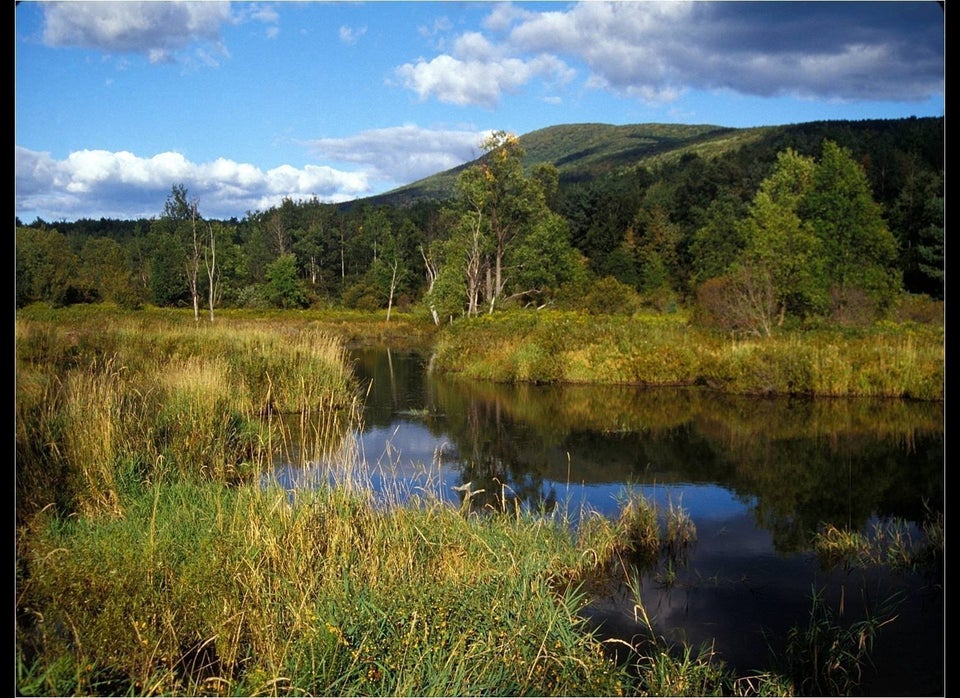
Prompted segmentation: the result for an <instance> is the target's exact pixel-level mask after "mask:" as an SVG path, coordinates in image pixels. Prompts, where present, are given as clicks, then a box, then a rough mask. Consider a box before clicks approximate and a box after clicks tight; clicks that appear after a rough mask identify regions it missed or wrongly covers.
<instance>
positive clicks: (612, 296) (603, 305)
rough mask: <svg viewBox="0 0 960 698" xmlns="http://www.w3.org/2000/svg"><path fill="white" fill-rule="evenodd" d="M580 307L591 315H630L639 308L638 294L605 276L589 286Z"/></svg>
mask: <svg viewBox="0 0 960 698" xmlns="http://www.w3.org/2000/svg"><path fill="white" fill-rule="evenodd" d="M581 307H582V308H583V310H584V311H585V312H588V313H590V314H591V315H632V314H633V313H635V312H636V311H637V310H638V309H639V308H640V294H638V293H637V292H636V290H635V289H634V288H633V287H632V286H629V285H627V284H625V283H623V282H621V281H617V280H616V279H615V278H613V277H612V276H605V277H603V278H602V279H597V280H596V281H594V282H593V284H591V285H590V287H589V289H588V290H587V293H586V295H585V296H584V297H583V301H582V303H581Z"/></svg>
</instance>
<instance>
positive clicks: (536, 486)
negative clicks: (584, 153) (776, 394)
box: [278, 349, 944, 695]
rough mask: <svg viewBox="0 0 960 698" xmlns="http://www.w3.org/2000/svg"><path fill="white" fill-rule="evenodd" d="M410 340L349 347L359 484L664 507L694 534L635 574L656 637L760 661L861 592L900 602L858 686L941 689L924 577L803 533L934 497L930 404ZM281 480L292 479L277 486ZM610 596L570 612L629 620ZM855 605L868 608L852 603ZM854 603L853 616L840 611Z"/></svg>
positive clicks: (935, 610)
mask: <svg viewBox="0 0 960 698" xmlns="http://www.w3.org/2000/svg"><path fill="white" fill-rule="evenodd" d="M427 368H428V367H427V358H426V357H425V356H424V355H421V354H417V353H416V352H396V351H387V350H370V349H365V350H358V351H357V352H356V353H355V369H356V373H357V375H358V377H359V378H360V379H361V381H362V383H363V384H364V385H365V386H368V387H369V392H368V394H367V396H366V400H365V408H364V416H363V422H364V424H363V428H362V430H361V431H360V432H359V433H357V434H356V435H355V439H354V440H352V441H350V442H349V444H348V446H347V447H348V448H351V449H354V452H353V454H352V455H353V456H359V458H353V459H352V460H351V459H350V458H343V459H341V460H340V462H358V461H359V462H362V463H365V464H366V466H367V476H368V477H369V479H370V481H371V482H373V483H374V485H375V486H376V487H378V488H381V489H382V490H383V491H384V492H390V493H391V494H392V495H393V496H398V497H400V498H402V497H403V496H405V495H404V493H406V494H407V495H409V494H411V493H416V492H428V493H430V494H432V495H435V496H440V497H443V498H445V499H448V500H450V501H452V502H457V501H459V499H460V498H462V497H463V496H464V495H463V493H462V492H458V491H457V490H456V489H455V488H456V487H459V486H461V485H464V484H467V483H469V487H470V490H471V491H473V492H477V491H480V493H479V494H476V495H474V497H473V498H472V500H471V504H472V505H474V506H477V507H490V508H493V509H503V508H512V507H513V506H523V507H525V508H528V509H536V510H544V511H551V510H555V509H556V508H557V507H562V508H563V509H562V511H564V512H566V513H567V515H568V516H569V517H570V519H571V522H572V523H573V525H576V523H577V516H578V514H579V512H581V511H587V510H589V511H597V512H601V513H604V514H607V515H615V514H616V513H617V512H618V510H619V506H620V501H621V497H622V495H623V493H624V490H625V488H627V487H629V488H634V489H639V490H640V491H641V492H642V493H643V495H644V496H645V497H646V498H647V499H650V500H652V501H654V502H655V503H656V504H657V505H658V508H659V510H660V511H665V510H666V508H667V507H668V506H669V505H671V504H677V505H680V506H682V508H683V509H684V510H685V511H686V512H687V513H688V515H689V516H690V518H691V519H692V520H693V521H694V523H695V525H696V528H697V543H696V544H695V546H694V548H693V549H692V550H691V551H690V555H689V556H688V560H687V564H686V566H685V567H684V568H683V569H679V570H675V572H676V576H675V578H674V579H673V580H672V582H671V583H670V584H669V585H664V584H663V582H662V579H658V578H657V577H656V575H654V574H650V575H646V576H644V578H643V583H642V590H641V593H642V597H643V599H642V600H643V603H644V605H645V607H646V608H647V610H648V612H649V613H650V615H651V616H652V617H653V618H654V619H655V624H656V629H657V631H658V632H659V633H661V634H663V635H665V636H667V637H669V638H670V639H675V640H683V641H685V642H688V643H690V644H691V645H693V646H695V647H696V646H700V645H701V644H709V645H711V646H712V647H713V649H714V651H715V652H716V653H717V655H718V656H719V657H720V658H721V659H723V660H724V661H727V662H728V663H729V664H731V665H733V666H735V667H737V668H739V669H740V670H742V671H751V670H759V669H762V668H763V667H764V666H767V659H768V655H769V650H770V649H771V648H774V649H778V650H782V642H783V638H784V637H785V636H786V633H787V631H788V630H789V628H790V627H791V626H793V625H796V624H798V623H804V622H806V620H807V618H808V616H809V614H810V601H811V599H810V597H811V593H812V592H813V591H814V590H817V589H821V588H822V589H826V590H827V596H826V600H827V601H828V602H829V603H831V604H833V605H834V607H835V608H838V609H839V608H843V612H844V614H845V616H844V618H843V621H844V622H852V621H853V620H854V619H856V618H858V617H859V616H860V615H862V613H863V608H864V606H865V605H866V604H872V605H874V606H875V604H876V603H877V601H878V599H882V598H885V597H886V596H888V595H890V594H893V593H901V594H903V595H904V598H905V603H904V605H903V607H902V610H901V614H900V617H899V618H898V619H897V621H896V622H895V623H893V624H891V625H890V626H889V627H887V628H884V632H883V634H882V635H881V638H880V641H879V642H878V644H877V646H876V649H875V657H876V658H877V660H878V661H877V668H876V671H875V672H874V671H873V670H871V671H870V672H869V673H868V675H866V676H865V677H864V686H865V688H866V692H867V693H868V694H873V695H936V694H942V691H943V648H944V643H943V627H944V626H943V595H942V586H941V578H934V579H930V578H928V577H925V576H924V575H923V574H921V573H912V572H891V571H888V570H887V571H885V570H881V569H873V570H857V571H850V570H830V569H822V568H821V566H819V565H818V564H817V561H816V559H815V557H814V555H813V553H812V550H811V539H812V537H813V535H814V534H815V533H816V531H817V529H818V526H820V525H822V524H824V523H830V524H833V525H835V526H837V527H839V528H842V529H846V530H859V531H864V530H867V529H868V527H869V526H870V525H871V524H872V523H874V522H877V521H882V520H889V519H902V520H904V521H906V522H911V523H912V524H914V525H919V523H920V522H922V521H923V518H924V516H926V515H928V514H929V513H930V512H931V511H934V512H942V511H943V504H944V461H943V455H944V454H943V417H944V415H943V405H942V404H938V403H908V402H901V401H891V400H884V401H874V400H855V401H853V400H798V399H758V398H745V397H738V396H730V395H721V394H716V393H712V392H708V391H701V390H697V389H677V390H670V389H655V390H644V389H640V388H633V387H607V386H605V387H595V386H563V387H558V386H551V387H542V386H541V387H538V386H503V385H491V384H483V383H470V382H464V381H460V380H453V379H448V378H444V377H440V376H435V375H432V374H431V373H430V372H429V371H428V370H427ZM278 475H279V477H281V479H284V480H285V482H286V483H287V484H288V485H289V486H304V484H305V483H307V482H309V481H311V479H312V481H318V480H323V479H329V478H330V477H331V471H330V469H329V468H327V467H325V465H324V464H314V465H312V466H310V467H298V468H286V469H280V470H279V471H278ZM296 478H300V480H299V481H296V482H295V479H296ZM633 603H634V599H633V597H632V596H631V595H630V594H629V592H628V590H627V589H625V588H620V589H614V590H611V591H610V593H609V594H608V595H607V596H606V597H604V598H603V599H602V600H599V601H598V602H597V603H596V604H594V605H593V606H592V607H591V608H590V609H588V611H589V613H590V614H591V617H592V618H593V620H594V621H596V622H597V623H598V624H600V625H601V626H602V631H603V632H604V633H607V634H609V635H611V636H617V637H624V638H630V637H631V636H632V635H634V634H636V633H639V632H642V630H643V629H642V628H641V627H640V626H639V624H638V623H637V622H636V621H635V619H634V615H633V612H632V611H633ZM871 607H873V606H871ZM858 614H859V615H858Z"/></svg>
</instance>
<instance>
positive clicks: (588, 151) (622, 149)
mask: <svg viewBox="0 0 960 698" xmlns="http://www.w3.org/2000/svg"><path fill="white" fill-rule="evenodd" d="M931 126H932V127H933V128H939V129H940V132H941V134H942V129H943V119H942V118H936V117H926V118H922V119H917V118H915V117H911V118H908V119H890V120H862V121H815V122H806V123H799V124H787V125H782V126H761V127H753V128H728V127H723V126H713V125H709V124H701V125H685V124H655V123H651V124H631V125H622V126H615V125H611V124H600V123H584V124H561V125H557V126H548V127H546V128H542V129H539V130H537V131H532V132H530V133H527V134H524V135H522V136H520V137H519V140H520V145H521V147H522V148H523V149H524V151H525V153H526V155H525V157H524V159H523V164H524V166H525V167H527V168H529V167H532V166H533V165H536V164H540V163H550V164H553V165H554V166H556V168H557V170H558V172H559V175H560V183H561V185H562V184H572V183H575V182H585V181H589V180H591V179H595V178H597V177H600V176H602V175H605V174H608V173H611V172H615V171H618V170H625V169H629V168H635V167H646V168H648V169H655V168H656V167H657V166H659V165H663V164H666V163H670V162H676V161H678V160H680V159H681V158H683V157H684V156H691V155H696V156H699V157H701V158H704V159H710V158H716V157H723V156H728V155H733V154H735V153H737V152H738V151H743V150H744V149H747V150H751V149H752V150H755V151H756V153H757V155H758V156H759V157H761V158H762V159H764V160H766V159H769V160H770V161H771V162H772V161H773V159H774V157H775V153H776V152H777V151H778V150H782V149H784V148H786V147H793V148H795V149H797V150H798V151H799V152H801V153H803V154H806V155H814V156H819V148H820V144H821V143H822V141H823V139H824V138H830V139H832V140H835V141H836V142H838V143H839V144H840V145H843V146H845V147H852V148H853V149H854V150H859V148H858V147H857V146H858V145H864V144H865V143H866V142H870V143H872V144H873V146H874V147H875V146H876V143H877V142H878V141H883V140H886V141H887V142H901V143H902V142H903V140H904V139H906V140H910V139H911V138H912V137H911V134H914V133H915V132H920V133H923V134H924V136H923V139H924V140H925V141H926V142H930V141H931V139H929V137H928V136H929V132H930V128H931ZM942 142H943V141H942V138H941V139H940V140H939V146H938V145H937V141H936V139H933V147H934V148H937V147H940V148H942ZM938 155H939V157H940V158H941V162H942V153H940V154H938V153H937V152H933V153H929V156H930V157H931V158H934V159H935V158H936V157H938ZM482 157H483V156H481V157H480V158H477V159H476V160H473V161H471V162H467V163H464V164H462V165H459V166H458V167H454V168H452V169H449V170H446V171H444V172H439V173H437V174H434V175H430V176H429V177H424V178H423V179H420V180H417V181H416V182H412V183H410V184H406V185H404V186H401V187H397V188H396V189H392V190H390V191H388V192H385V193H383V194H379V195H376V196H372V197H367V198H365V199H360V200H358V201H355V202H351V204H356V203H358V202H364V203H368V204H371V205H389V206H406V205H410V204H413V203H417V202H421V201H444V200H447V199H449V198H450V197H451V196H452V195H453V193H454V186H455V184H456V180H457V176H458V175H459V174H460V173H461V172H462V171H463V170H465V169H466V168H468V167H471V166H472V165H474V164H476V163H477V162H479V161H480V160H481V159H482Z"/></svg>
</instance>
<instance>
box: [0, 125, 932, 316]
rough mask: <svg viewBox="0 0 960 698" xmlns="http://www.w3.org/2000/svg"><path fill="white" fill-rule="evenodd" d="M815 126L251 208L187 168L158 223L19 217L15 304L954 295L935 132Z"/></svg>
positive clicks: (751, 301)
mask: <svg viewBox="0 0 960 698" xmlns="http://www.w3.org/2000/svg"><path fill="white" fill-rule="evenodd" d="M941 129H942V120H941ZM804 133H805V134H806V136H807V138H806V140H803V139H800V138H794V139H793V140H792V141H788V144H786V145H782V147H780V148H778V149H777V151H776V152H775V154H773V156H772V157H771V156H770V155H769V154H767V153H765V154H763V155H760V154H759V151H757V150H756V147H758V146H755V147H754V150H751V149H750V148H747V147H744V148H741V149H739V150H738V151H734V152H731V153H729V154H726V155H723V156H717V157H712V158H706V157H701V156H699V155H692V154H687V155H684V156H682V157H681V158H679V159H677V160H674V161H671V162H668V163H665V164H661V165H658V166H656V167H648V166H634V167H622V168H619V169H616V170H611V171H610V172H608V173H606V174H604V175H601V176H597V177H594V178H592V179H590V180H588V181H564V180H563V179H561V177H560V174H559V172H558V170H557V168H556V167H555V166H554V165H551V164H545V163H540V164H536V165H533V166H532V167H526V168H525V167H524V165H523V158H524V155H525V153H524V149H523V147H522V145H521V141H520V139H518V138H517V137H515V136H514V135H512V134H509V133H506V132H503V131H500V132H497V133H494V134H493V135H492V136H491V137H490V138H489V139H488V140H487V141H486V142H485V143H484V144H483V146H482V147H483V151H484V155H483V156H482V157H481V158H480V159H478V160H477V161H476V162H475V163H474V164H472V165H471V166H469V167H467V168H466V169H464V170H463V171H462V172H461V173H460V175H459V177H458V178H457V181H456V187H455V190H454V192H453V193H452V194H451V196H450V197H449V198H448V199H446V200H443V201H419V202H415V203H412V204H408V205H403V206H399V205H391V204H378V205H373V204H372V203H370V202H366V201H363V200H360V201H358V202H353V203H352V204H347V205H343V204H323V203H320V202H319V201H317V200H316V199H313V200H309V201H299V202H296V201H293V200H291V199H285V200H283V202H282V204H281V205H280V206H277V207H274V208H271V209H268V210H266V211H258V212H252V213H248V214H247V215H246V216H245V217H244V218H243V219H242V220H237V219H231V220H212V219H205V218H204V217H203V216H202V213H201V212H202V203H203V202H202V201H199V200H198V199H194V198H191V196H190V193H189V191H188V190H187V189H186V187H185V186H184V185H182V184H176V185H174V186H173V187H172V188H171V192H170V194H169V196H168V198H167V200H166V202H165V203H164V206H163V209H162V211H160V213H159V215H158V216H157V217H156V218H152V219H149V220H138V221H125V222H119V221H109V220H105V219H101V220H100V221H91V220H82V221H77V222H75V223H66V222H61V223H58V224H50V223H46V222H44V221H42V220H39V219H38V220H37V221H35V222H34V223H33V224H30V225H23V224H22V223H21V222H20V221H19V220H17V225H16V303H17V306H18V307H22V306H24V305H26V304H28V303H32V302H38V301H42V302H48V303H51V304H55V305H65V304H72V303H90V302H109V303H116V304H117V305H119V306H121V307H126V308H136V307H140V306H142V305H143V304H153V305H157V306H168V307H169V306H186V307H192V309H193V311H194V315H195V317H196V318H197V320H198V321H199V320H200V318H201V316H206V315H208V316H209V319H210V320H213V319H214V318H215V310H216V309H217V308H221V307H248V308H307V307H348V308H357V309H367V310H374V309H386V311H387V318H388V320H389V317H390V313H391V312H392V311H393V309H395V308H400V309H403V310H410V309H421V310H422V311H423V312H425V313H429V314H430V316H431V317H432V318H433V321H434V322H436V323H438V324H439V323H444V322H449V321H451V320H452V319H455V318H457V317H460V316H464V315H477V314H480V313H487V312H494V311H496V310H497V309H500V308H507V307H517V306H523V307H531V308H541V307H563V308H574V309H580V310H583V311H585V312H630V311H632V310H636V309H638V308H639V307H641V306H642V305H645V304H646V305H650V306H653V307H656V308H657V309H659V310H661V311H670V310H672V309H676V308H680V307H686V308H689V309H691V310H693V312H694V316H695V317H696V318H698V319H699V320H700V321H702V322H704V323H706V324H713V325H716V326H718V327H721V328H724V329H738V330H744V331H749V332H755V333H759V334H769V333H770V332H772V331H773V329H774V328H775V327H777V326H779V325H782V324H783V323H784V322H787V321H791V320H794V319H801V320H802V319H806V318H820V317H822V318H829V319H832V320H841V321H846V320H850V321H860V320H865V319H875V318H877V317H881V316H882V315H883V314H884V313H885V312H887V311H888V310H889V309H890V308H891V307H893V305H894V304H895V303H896V302H897V300H898V298H900V297H901V296H902V294H903V293H909V294H917V295H923V296H928V297H930V298H933V299H942V298H943V278H944V277H943V273H944V261H943V242H944V240H943V238H944V222H943V170H942V154H941V156H940V160H939V167H938V165H937V155H936V153H937V151H936V150H935V149H933V150H931V144H930V141H931V139H929V138H926V139H919V141H918V142H917V143H905V144H903V145H902V148H901V149H894V150H893V151H890V150H889V148H888V149H887V151H885V152H884V153H881V154H878V152H877V150H876V148H877V145H876V143H874V144H873V147H874V149H873V150H871V149H870V145H871V144H870V143H869V142H868V143H867V144H866V147H864V145H863V143H862V141H863V139H862V138H860V140H858V141H854V142H856V143H857V144H858V146H857V147H858V155H855V154H854V150H853V149H852V148H851V147H847V146H844V145H842V144H841V143H840V142H838V140H836V139H831V138H826V137H822V138H815V137H814V136H811V135H810V132H809V131H805V132H804ZM941 134H942V130H941ZM841 135H842V133H841ZM840 140H842V138H841V139H840ZM940 145H941V147H942V140H941V141H940ZM766 147H767V148H769V144H767V146H766ZM931 152H932V153H933V154H932V155H931ZM878 162H879V163H880V165H879V166H878Z"/></svg>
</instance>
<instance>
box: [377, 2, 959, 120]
mask: <svg viewBox="0 0 960 698" xmlns="http://www.w3.org/2000/svg"><path fill="white" fill-rule="evenodd" d="M942 14H943V13H942V10H941V9H940V8H939V6H938V5H937V4H936V3H897V2H878V3H859V2H852V3H817V2H812V3H790V2H784V3H766V2H744V3H730V2H682V1H680V0H671V1H669V2H581V3H578V4H576V5H572V6H570V7H569V8H566V9H564V10H561V11H552V10H551V11H545V12H534V11H529V10H520V9H518V8H516V7H515V6H513V5H510V4H509V3H494V8H493V10H492V11H491V13H490V14H489V15H488V17H487V18H486V19H485V20H484V22H483V26H484V28H485V29H486V30H488V31H489V32H491V36H486V35H484V34H481V33H479V32H466V33H463V34H461V35H460V36H459V37H455V38H454V39H453V40H452V42H451V44H450V45H452V46H453V49H452V50H451V51H450V52H448V53H442V54H440V55H437V56H436V57H434V58H429V57H421V58H419V59H418V60H417V61H415V62H412V63H406V64H403V65H401V66H399V67H398V68H397V69H396V74H397V76H399V77H400V78H401V80H402V83H403V85H404V87H406V88H407V89H410V90H412V91H414V92H416V93H417V94H418V95H419V96H420V98H421V99H428V98H435V99H437V100H439V101H441V102H446V103H449V104H456V105H462V106H465V105H482V106H488V107H489V106H493V105H495V104H497V103H498V102H499V100H500V99H501V97H502V96H503V94H504V93H507V92H511V91H515V90H517V89H519V88H521V87H523V86H525V85H526V84H528V83H530V82H531V81H533V80H535V79H548V80H554V81H555V82H556V84H558V85H562V84H564V83H566V82H568V81H569V80H571V79H572V78H573V77H574V67H575V66H577V65H581V64H582V65H583V66H585V67H586V70H585V71H584V73H585V77H584V85H585V86H586V87H589V88H594V89H603V90H609V91H611V92H615V93H617V94H620V95H623V96H627V97H632V98H636V99H639V100H642V101H644V102H648V103H667V102H671V101H674V100H676V99H677V98H678V97H679V96H681V95H682V94H683V93H684V92H685V91H686V90H688V89H703V90H731V91H734V92H737V93H740V94H743V95H751V96H780V95H793V96H800V97H811V98H814V97H817V98H827V99H839V100H861V99H862V100H904V101H907V100H922V99H927V98H929V97H931V96H934V95H939V94H943V89H944V75H943V72H944V47H943V41H944V33H943V31H944V29H943V17H942Z"/></svg>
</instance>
